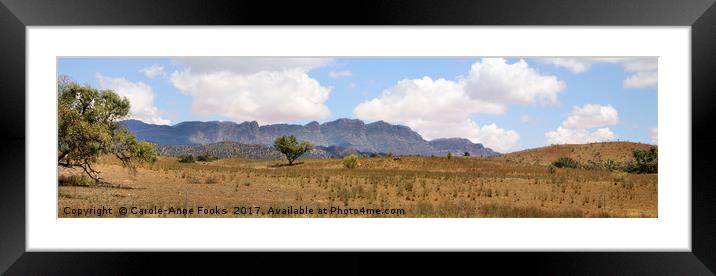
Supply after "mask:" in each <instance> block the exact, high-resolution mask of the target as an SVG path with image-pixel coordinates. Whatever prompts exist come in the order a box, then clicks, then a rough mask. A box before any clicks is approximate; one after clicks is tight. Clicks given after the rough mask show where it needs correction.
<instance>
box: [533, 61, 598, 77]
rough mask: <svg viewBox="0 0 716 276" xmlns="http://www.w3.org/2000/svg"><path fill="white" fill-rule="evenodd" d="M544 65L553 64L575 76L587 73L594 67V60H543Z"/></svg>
mask: <svg viewBox="0 0 716 276" xmlns="http://www.w3.org/2000/svg"><path fill="white" fill-rule="evenodd" d="M539 60H540V61H541V62H542V63H546V64H551V65H553V66H556V67H562V68H566V69H567V70H569V71H570V72H572V73H574V74H579V73H583V72H586V71H587V70H589V68H590V67H592V63H593V62H592V60H591V59H587V58H542V59H539Z"/></svg>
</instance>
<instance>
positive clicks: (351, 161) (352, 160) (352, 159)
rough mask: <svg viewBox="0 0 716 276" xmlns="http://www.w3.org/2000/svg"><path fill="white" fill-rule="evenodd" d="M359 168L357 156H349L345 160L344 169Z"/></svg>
mask: <svg viewBox="0 0 716 276" xmlns="http://www.w3.org/2000/svg"><path fill="white" fill-rule="evenodd" d="M357 166H358V157H357V156H356V155H355V154H351V155H348V156H346V157H344V158H343V167H344V168H346V169H353V168H355V167H357Z"/></svg>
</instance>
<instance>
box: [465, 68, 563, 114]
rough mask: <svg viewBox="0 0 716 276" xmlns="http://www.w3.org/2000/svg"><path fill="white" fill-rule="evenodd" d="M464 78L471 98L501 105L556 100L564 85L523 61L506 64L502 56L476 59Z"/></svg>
mask: <svg viewBox="0 0 716 276" xmlns="http://www.w3.org/2000/svg"><path fill="white" fill-rule="evenodd" d="M464 81H465V91H466V93H467V95H468V96H470V97H471V98H473V99H480V100H484V101H489V102H493V103H502V104H508V103H516V104H531V103H535V102H541V103H556V102H557V96H558V94H559V93H560V92H562V90H564V88H565V84H564V82H563V81H561V80H558V79H557V77H556V76H552V75H542V74H540V73H539V72H537V71H536V70H535V69H534V68H531V67H529V65H528V64H527V62H526V61H524V60H520V61H518V62H515V63H512V64H509V63H507V60H505V59H503V58H483V59H482V60H481V61H479V62H475V63H474V64H473V65H472V67H471V68H470V73H469V74H468V76H467V77H465V79H464Z"/></svg>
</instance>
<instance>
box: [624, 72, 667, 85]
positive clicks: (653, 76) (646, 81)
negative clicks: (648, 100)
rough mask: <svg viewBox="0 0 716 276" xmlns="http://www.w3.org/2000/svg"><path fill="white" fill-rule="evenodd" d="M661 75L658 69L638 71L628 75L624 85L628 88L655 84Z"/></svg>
mask: <svg viewBox="0 0 716 276" xmlns="http://www.w3.org/2000/svg"><path fill="white" fill-rule="evenodd" d="M658 80H659V77H658V73H657V72H656V71H654V72H638V73H636V74H633V75H631V76H629V77H627V78H626V79H625V80H624V87H626V88H644V87H651V86H655V85H656V83H657V82H658Z"/></svg>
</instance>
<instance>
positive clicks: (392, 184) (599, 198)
mask: <svg viewBox="0 0 716 276" xmlns="http://www.w3.org/2000/svg"><path fill="white" fill-rule="evenodd" d="M614 145H616V146H621V145H620V144H614ZM611 146H612V145H607V147H608V148H609V147H611ZM586 147H587V148H589V145H586ZM593 147H597V148H600V145H598V144H595V146H593ZM601 147H604V146H601ZM565 148H567V151H568V152H570V153H571V152H572V151H571V149H569V147H565ZM581 152H585V151H584V150H581ZM586 152H587V153H584V154H589V153H591V151H586ZM601 152H605V150H602V151H601ZM627 152H629V151H627ZM602 154H605V153H602ZM516 156H522V155H521V154H520V155H516ZM525 156H530V155H525ZM514 157H515V156H514V155H513V156H512V158H511V157H510V155H507V156H503V157H498V158H478V157H453V158H451V159H448V158H446V157H400V158H393V157H376V158H361V159H359V160H358V163H359V164H358V167H357V168H355V169H346V168H343V165H342V160H339V159H314V160H301V159H299V162H302V163H300V164H298V165H295V166H278V165H279V164H281V163H285V161H280V160H273V161H266V160H245V159H222V160H218V161H213V162H197V163H191V164H184V163H179V162H177V158H173V157H166V156H160V157H159V159H158V160H157V162H155V163H154V164H151V165H144V166H142V167H139V168H138V170H137V171H136V173H132V172H130V171H129V170H127V169H125V168H123V167H121V166H120V163H119V161H117V160H115V159H113V158H110V157H105V158H102V159H101V160H100V161H99V164H98V165H97V168H99V170H100V171H101V172H102V176H103V177H104V178H105V180H106V181H108V182H109V183H110V184H108V185H101V186H97V185H94V184H92V185H88V184H86V183H85V182H86V181H84V180H83V179H82V178H81V177H80V176H81V172H80V171H79V170H70V169H64V168H60V169H59V171H60V183H59V195H58V198H59V201H58V215H59V216H60V217H77V216H73V215H72V214H69V215H68V214H65V212H64V211H65V210H66V207H70V208H74V209H81V208H85V209H88V208H93V207H94V208H96V207H101V206H106V207H112V208H113V209H114V213H113V214H112V215H103V216H102V217H656V216H657V175H656V174H625V173H612V172H607V171H589V170H579V169H556V170H555V171H552V172H550V171H549V170H548V169H547V168H546V166H544V165H543V164H539V163H542V162H535V160H537V159H538V157H534V160H530V161H527V162H517V161H515V159H514ZM525 158H526V157H525ZM155 206H156V207H158V208H160V209H168V208H174V209H177V208H182V209H190V208H193V209H195V212H196V208H198V207H200V206H201V207H203V208H204V210H214V209H215V208H218V209H226V210H227V214H212V213H211V212H208V213H203V212H201V213H199V214H197V213H194V214H191V215H188V214H187V215H185V214H181V213H179V214H166V213H164V214H156V213H153V214H132V213H129V214H127V215H121V214H118V212H117V209H118V208H120V207H127V208H131V207H137V208H136V209H135V210H136V212H138V211H140V210H141V209H143V208H144V209H153V208H154V207H155ZM289 206H293V208H299V206H303V207H304V208H305V207H306V206H307V207H308V208H311V209H314V210H315V209H318V208H328V209H330V208H331V207H340V208H343V209H345V208H356V209H359V208H361V207H365V208H377V209H381V210H384V209H390V208H399V209H403V210H404V214H388V215H384V214H380V215H378V214H369V213H362V214H361V213H359V214H351V215H345V214H335V213H334V214H327V215H326V214H321V215H318V214H316V213H314V214H313V215H309V214H298V215H295V214H281V213H272V214H269V213H267V211H268V210H269V208H271V209H274V210H282V208H289ZM235 207H238V209H234V208H235ZM242 207H243V209H242ZM235 211H236V214H235ZM248 211H251V214H249V213H248ZM256 211H258V213H256ZM80 217H85V216H80ZM87 217H97V216H87Z"/></svg>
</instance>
